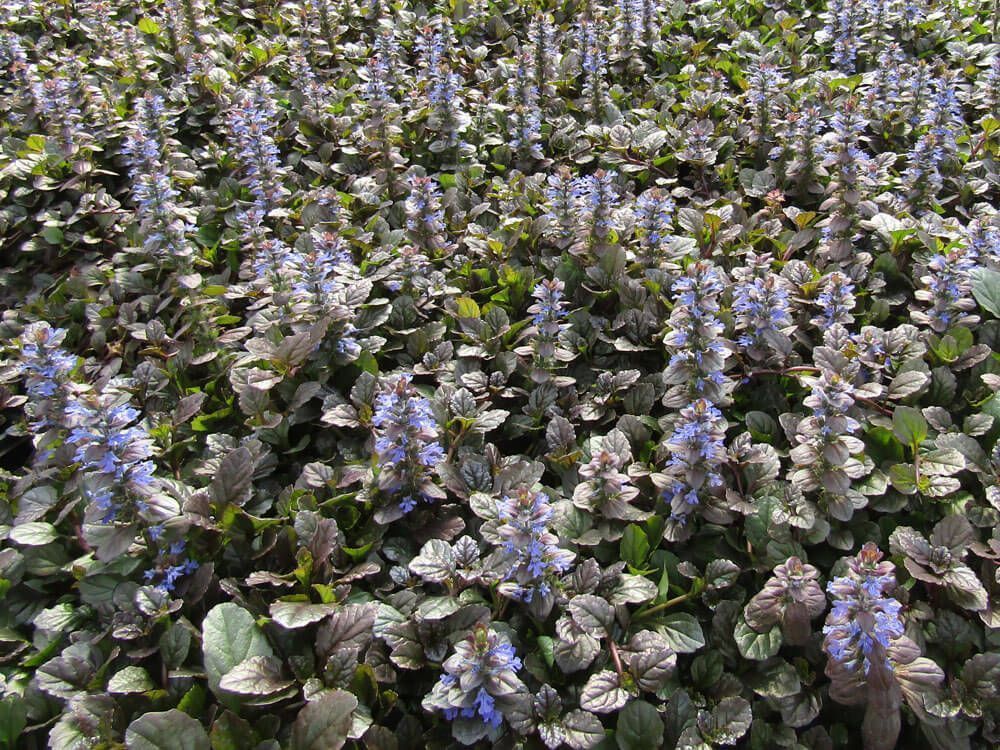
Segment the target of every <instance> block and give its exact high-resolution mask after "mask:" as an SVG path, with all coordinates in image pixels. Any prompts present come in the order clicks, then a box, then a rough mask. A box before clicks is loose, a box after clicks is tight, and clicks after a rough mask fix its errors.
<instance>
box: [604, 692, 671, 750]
mask: <svg viewBox="0 0 1000 750" xmlns="http://www.w3.org/2000/svg"><path fill="white" fill-rule="evenodd" d="M615 742H616V743H618V748H619V750H648V749H649V748H651V747H660V745H661V743H662V742H663V719H662V718H660V714H659V712H658V711H657V710H656V709H655V708H654V707H653V706H651V705H650V704H648V703H646V701H633V702H632V703H629V704H628V705H627V706H625V708H623V709H622V711H621V713H620V714H618V728H617V729H616V730H615Z"/></svg>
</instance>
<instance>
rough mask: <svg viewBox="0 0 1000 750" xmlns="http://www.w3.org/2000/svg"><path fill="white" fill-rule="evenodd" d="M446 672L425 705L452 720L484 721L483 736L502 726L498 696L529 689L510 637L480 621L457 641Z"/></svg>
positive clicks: (445, 663)
mask: <svg viewBox="0 0 1000 750" xmlns="http://www.w3.org/2000/svg"><path fill="white" fill-rule="evenodd" d="M443 667H444V674H442V675H441V678H440V679H439V680H438V681H437V682H436V683H435V684H434V687H433V689H432V690H431V692H430V693H429V694H428V695H427V696H426V697H425V698H424V701H423V705H424V708H426V709H428V710H431V711H441V712H442V713H443V715H444V717H445V718H446V719H447V720H449V721H452V720H454V719H456V718H458V717H459V716H461V717H463V718H466V719H476V718H478V719H479V720H480V721H481V722H482V728H481V732H482V733H481V735H480V737H486V736H488V735H489V734H490V732H491V731H495V730H496V729H498V728H499V727H500V725H501V724H502V723H503V720H504V713H503V709H502V708H501V706H500V705H499V703H498V701H497V698H501V697H507V698H509V697H511V696H512V695H513V694H515V693H522V692H525V691H526V687H525V685H524V683H522V682H521V680H520V679H519V678H518V676H517V672H518V671H519V670H520V669H521V659H520V658H518V656H517V654H516V653H515V651H514V647H513V645H512V644H511V642H510V640H509V639H508V638H507V637H506V635H503V634H501V633H498V632H496V631H495V630H493V629H492V628H490V627H488V626H487V625H483V624H479V625H476V627H475V628H474V629H473V631H472V632H471V633H470V634H469V635H468V636H467V637H466V638H464V639H463V640H461V641H459V642H458V643H456V644H455V653H454V654H452V655H451V656H450V657H448V659H447V660H445V662H444V665H443ZM494 736H495V735H494Z"/></svg>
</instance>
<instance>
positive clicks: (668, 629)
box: [656, 612, 705, 654]
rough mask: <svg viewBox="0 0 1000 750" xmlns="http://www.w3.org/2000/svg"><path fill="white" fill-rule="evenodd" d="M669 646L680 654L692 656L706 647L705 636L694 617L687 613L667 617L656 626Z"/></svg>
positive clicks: (677, 613)
mask: <svg viewBox="0 0 1000 750" xmlns="http://www.w3.org/2000/svg"><path fill="white" fill-rule="evenodd" d="M656 632H657V633H659V634H660V635H662V636H663V637H664V638H666V639H667V645H669V646H670V648H672V649H673V650H674V651H676V652H677V653H679V654H690V653H692V652H694V651H697V650H698V649H699V648H701V647H702V646H704V645H705V634H704V633H703V632H702V630H701V625H700V624H699V623H698V621H697V620H696V619H695V618H694V616H692V615H689V614H687V613H686V612H676V613H674V614H672V615H667V616H666V617H664V618H663V619H662V620H660V623H659V624H658V625H657V626H656Z"/></svg>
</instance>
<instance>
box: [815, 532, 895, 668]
mask: <svg viewBox="0 0 1000 750" xmlns="http://www.w3.org/2000/svg"><path fill="white" fill-rule="evenodd" d="M880 558H881V552H878V550H877V549H876V548H875V547H874V546H873V545H872V544H871V543H868V544H866V545H865V549H863V550H862V552H861V553H859V555H858V557H857V558H855V560H853V561H852V565H851V572H850V573H849V574H848V575H847V576H841V577H839V578H834V579H833V580H832V581H831V582H830V583H829V584H827V592H828V593H829V594H830V596H831V597H833V600H834V601H833V607H832V609H831V610H830V614H829V615H828V616H827V620H826V625H825V626H824V627H823V634H824V636H825V638H824V640H823V648H824V650H826V652H827V654H828V655H829V657H830V658H831V659H833V660H834V661H836V662H838V663H840V664H841V665H843V666H846V667H847V668H849V669H857V668H858V667H860V668H861V669H862V670H863V672H864V674H868V672H869V670H870V669H871V667H872V664H873V663H874V662H875V661H876V660H878V661H879V662H881V663H882V664H884V665H885V666H886V667H887V668H888V669H890V670H891V669H892V664H891V663H890V659H889V655H888V651H887V649H888V648H889V645H890V643H891V642H892V641H893V640H895V639H896V638H899V637H900V636H901V635H903V629H904V627H903V620H902V616H901V611H902V604H900V603H899V601H897V600H896V599H894V598H892V597H891V593H892V591H893V589H894V588H895V586H896V579H895V576H893V575H892V572H891V571H892V568H893V566H892V564H891V563H881V564H879V562H878V561H879V560H880Z"/></svg>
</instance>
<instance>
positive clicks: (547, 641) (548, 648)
mask: <svg viewBox="0 0 1000 750" xmlns="http://www.w3.org/2000/svg"><path fill="white" fill-rule="evenodd" d="M535 642H536V643H537V644H538V653H540V654H541V655H542V659H543V660H544V661H545V663H546V664H547V665H548V666H549V668H551V667H552V665H553V664H555V651H554V648H555V641H553V640H552V639H551V638H549V636H547V635H540V636H538V638H537V639H535Z"/></svg>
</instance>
